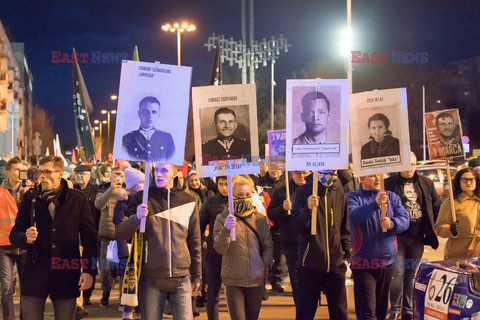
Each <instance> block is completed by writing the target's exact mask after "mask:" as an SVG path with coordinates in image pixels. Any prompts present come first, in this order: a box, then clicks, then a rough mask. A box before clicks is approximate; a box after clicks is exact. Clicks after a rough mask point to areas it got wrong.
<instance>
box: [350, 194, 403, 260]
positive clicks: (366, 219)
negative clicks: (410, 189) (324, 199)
mask: <svg viewBox="0 0 480 320" xmlns="http://www.w3.org/2000/svg"><path fill="white" fill-rule="evenodd" d="M379 192H380V190H374V191H370V190H365V189H363V187H362V186H361V185H360V189H358V190H357V191H354V192H351V193H349V194H348V195H347V209H348V215H349V219H350V223H351V224H350V232H351V235H352V269H354V268H359V265H358V264H359V263H361V266H363V265H364V263H368V266H369V267H372V268H378V267H382V266H388V265H390V264H392V263H393V262H394V260H395V256H396V254H397V240H396V236H395V235H396V234H398V233H402V232H403V231H405V230H407V229H408V226H409V224H410V220H409V217H408V215H407V212H406V211H405V208H404V207H403V205H402V200H401V199H400V197H399V196H397V195H396V194H395V193H393V192H391V191H386V192H387V196H388V200H387V208H388V209H387V213H386V216H387V218H389V219H390V220H391V226H390V229H389V230H387V231H386V232H383V231H382V227H381V226H380V220H381V218H382V213H381V210H380V207H379V206H378V204H377V202H376V201H375V198H376V197H377V195H378V193H379Z"/></svg>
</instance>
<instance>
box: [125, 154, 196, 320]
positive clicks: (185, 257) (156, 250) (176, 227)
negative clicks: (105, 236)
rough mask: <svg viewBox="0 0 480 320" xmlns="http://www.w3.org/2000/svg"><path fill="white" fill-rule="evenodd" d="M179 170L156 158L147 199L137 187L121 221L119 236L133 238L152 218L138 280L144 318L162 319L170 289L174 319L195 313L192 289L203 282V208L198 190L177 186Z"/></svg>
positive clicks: (147, 225)
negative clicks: (193, 192)
mask: <svg viewBox="0 0 480 320" xmlns="http://www.w3.org/2000/svg"><path fill="white" fill-rule="evenodd" d="M176 172H177V170H176V166H174V165H170V164H158V163H157V164H155V172H154V175H155V179H154V186H150V188H149V189H148V202H147V204H142V198H143V191H140V192H137V193H136V194H135V195H134V196H133V197H132V198H131V199H130V201H129V202H128V207H127V213H126V216H128V219H126V220H124V221H123V222H121V223H120V224H118V225H117V226H116V237H117V238H119V239H122V240H127V241H128V240H130V239H132V238H133V236H134V234H135V232H136V231H137V230H138V229H139V227H140V221H141V219H143V218H145V219H146V223H145V233H144V236H143V240H144V250H143V251H144V252H143V257H144V258H143V260H142V265H141V276H140V281H139V284H138V299H139V301H138V302H139V307H140V313H141V314H142V319H161V318H162V315H163V309H164V305H165V300H166V298H167V294H168V295H169V299H170V302H171V304H172V308H173V314H174V319H175V320H178V319H192V291H193V292H195V291H197V290H198V289H199V288H200V278H201V273H202V270H201V269H202V268H201V266H202V264H201V258H202V257H201V236H200V223H199V218H198V210H197V208H196V206H195V200H194V199H193V198H192V196H190V195H189V194H187V193H186V192H185V191H178V190H177V189H176V188H174V187H173V178H174V177H175V175H176ZM172 284H173V286H171V285H172ZM124 296H125V294H124Z"/></svg>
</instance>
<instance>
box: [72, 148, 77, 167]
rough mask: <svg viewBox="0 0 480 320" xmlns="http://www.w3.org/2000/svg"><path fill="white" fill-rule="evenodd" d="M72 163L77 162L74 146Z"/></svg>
mask: <svg viewBox="0 0 480 320" xmlns="http://www.w3.org/2000/svg"><path fill="white" fill-rule="evenodd" d="M72 163H77V156H76V154H75V148H73V149H72Z"/></svg>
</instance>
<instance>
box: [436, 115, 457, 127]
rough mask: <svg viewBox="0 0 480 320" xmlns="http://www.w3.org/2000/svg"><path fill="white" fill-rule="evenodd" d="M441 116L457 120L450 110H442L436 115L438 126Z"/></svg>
mask: <svg viewBox="0 0 480 320" xmlns="http://www.w3.org/2000/svg"><path fill="white" fill-rule="evenodd" d="M441 118H451V119H452V120H453V121H455V119H454V118H453V116H452V115H451V114H450V113H448V112H440V113H439V114H438V115H437V116H436V117H435V125H436V126H437V127H438V120H439V119H441Z"/></svg>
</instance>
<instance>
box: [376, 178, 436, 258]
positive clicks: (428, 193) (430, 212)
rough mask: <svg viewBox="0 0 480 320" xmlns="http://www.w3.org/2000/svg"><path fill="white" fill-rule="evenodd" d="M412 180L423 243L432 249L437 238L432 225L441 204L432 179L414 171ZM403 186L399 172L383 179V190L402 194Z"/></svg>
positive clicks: (434, 247)
mask: <svg viewBox="0 0 480 320" xmlns="http://www.w3.org/2000/svg"><path fill="white" fill-rule="evenodd" d="M413 181H414V182H413V185H414V188H415V190H416V192H417V195H419V197H418V201H419V203H420V207H421V208H422V220H423V222H422V226H423V228H422V229H423V243H424V244H425V245H429V246H431V247H432V248H433V249H437V248H438V238H437V236H436V234H435V232H434V231H433V226H434V225H435V221H437V217H438V211H439V210H440V206H441V205H442V203H441V200H440V198H439V197H438V194H437V191H436V190H435V186H434V184H433V181H432V180H430V179H428V178H427V177H424V176H422V175H419V174H417V173H416V172H415V174H414V176H413ZM403 186H404V178H403V177H402V176H401V175H400V174H397V175H394V176H391V177H390V178H388V179H385V190H390V191H392V192H394V193H395V194H396V195H398V196H400V195H401V194H403ZM400 236H401V234H400Z"/></svg>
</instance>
